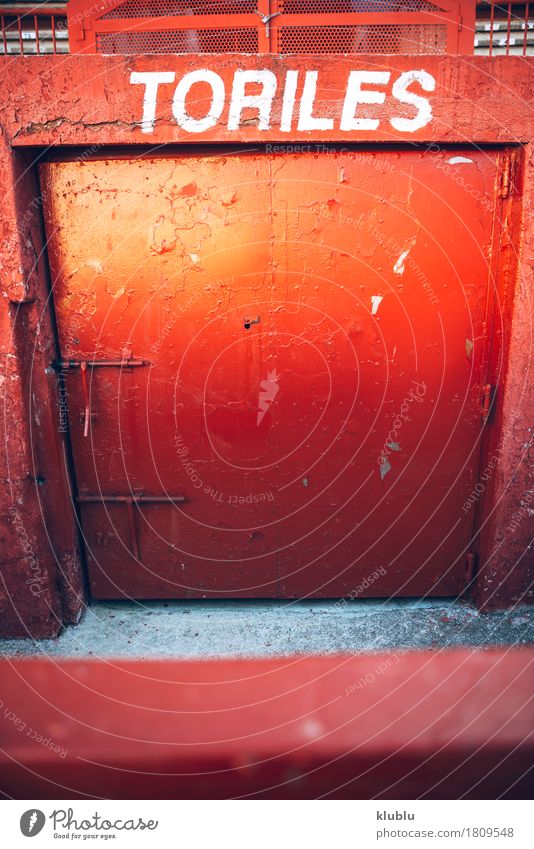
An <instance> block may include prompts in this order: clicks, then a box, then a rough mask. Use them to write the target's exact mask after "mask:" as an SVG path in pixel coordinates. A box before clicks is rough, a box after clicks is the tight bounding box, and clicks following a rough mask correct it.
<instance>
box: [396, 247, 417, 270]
mask: <svg viewBox="0 0 534 849" xmlns="http://www.w3.org/2000/svg"><path fill="white" fill-rule="evenodd" d="M414 245H415V239H413V240H412V241H411V242H410V244H409V245H408V247H407V248H406V250H404V251H403V252H402V253H401V255H400V257H399V258H398V260H397V262H396V263H395V265H394V266H393V271H394V273H395V274H404V263H405V261H406V258H407V256H408V254H409V253H410V251H411V249H412V248H413V246H414Z"/></svg>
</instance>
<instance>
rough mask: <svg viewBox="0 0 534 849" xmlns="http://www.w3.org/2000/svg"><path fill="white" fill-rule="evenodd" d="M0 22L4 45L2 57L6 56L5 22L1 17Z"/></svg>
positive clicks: (1, 16) (0, 16)
mask: <svg viewBox="0 0 534 849" xmlns="http://www.w3.org/2000/svg"><path fill="white" fill-rule="evenodd" d="M0 21H1V23H2V40H3V43H4V56H7V40H6V22H5V20H4V16H3V15H0Z"/></svg>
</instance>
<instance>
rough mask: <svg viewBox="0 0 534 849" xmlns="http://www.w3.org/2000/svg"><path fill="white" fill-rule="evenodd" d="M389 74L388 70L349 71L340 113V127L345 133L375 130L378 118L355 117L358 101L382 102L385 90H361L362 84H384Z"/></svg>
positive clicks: (378, 122) (387, 80) (384, 97)
mask: <svg viewBox="0 0 534 849" xmlns="http://www.w3.org/2000/svg"><path fill="white" fill-rule="evenodd" d="M390 76H391V74H390V72H389V71H351V72H350V74H349V81H348V83H347V93H346V95H345V102H344V103H343V112H342V113H341V126H340V129H341V130H343V132H345V133H350V132H351V131H352V130H376V129H378V126H379V124H380V120H379V119H378V118H356V109H357V106H358V103H383V102H384V100H385V99H386V93H385V91H372V90H367V91H362V84H363V83H365V84H366V85H386V84H387V83H388V82H389V78H390Z"/></svg>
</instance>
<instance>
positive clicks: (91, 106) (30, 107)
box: [0, 55, 534, 636]
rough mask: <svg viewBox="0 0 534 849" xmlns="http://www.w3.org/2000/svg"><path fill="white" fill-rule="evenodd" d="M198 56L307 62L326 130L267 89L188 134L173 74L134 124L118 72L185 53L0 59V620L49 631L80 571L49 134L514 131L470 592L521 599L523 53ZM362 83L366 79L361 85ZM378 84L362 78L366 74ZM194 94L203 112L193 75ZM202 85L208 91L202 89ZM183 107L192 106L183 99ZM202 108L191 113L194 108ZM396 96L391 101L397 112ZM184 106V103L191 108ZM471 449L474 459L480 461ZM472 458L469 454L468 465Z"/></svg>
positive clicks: (454, 134)
mask: <svg viewBox="0 0 534 849" xmlns="http://www.w3.org/2000/svg"><path fill="white" fill-rule="evenodd" d="M201 66H203V67H208V68H210V69H212V70H213V71H214V72H215V73H217V74H218V75H219V76H220V78H221V79H222V81H223V84H224V86H225V89H226V91H227V92H229V91H230V89H231V86H232V81H233V78H234V73H235V71H236V69H243V68H247V69H251V70H252V69H258V68H261V69H270V70H271V71H272V72H273V73H274V74H275V75H276V76H277V78H278V79H279V81H280V85H282V81H284V80H285V74H286V71H288V70H300V71H301V75H303V72H304V71H305V70H309V69H312V68H313V69H315V70H317V72H318V77H317V93H316V98H315V104H314V108H315V115H316V116H321V117H324V118H327V119H329V118H331V119H332V126H331V127H329V128H327V129H313V130H298V129H297V128H296V121H294V122H293V125H292V128H291V130H290V132H289V133H287V132H285V133H284V132H283V131H282V130H280V118H281V111H282V100H281V96H280V94H278V95H277V96H275V98H274V100H273V104H272V110H271V119H272V121H271V127H270V129H267V130H265V129H264V130H262V129H259V128H258V121H257V111H255V112H252V113H251V115H252V117H250V116H249V115H248V113H246V112H245V116H244V117H243V116H241V119H242V120H241V121H240V123H239V125H238V127H237V129H236V130H229V129H228V126H227V121H228V103H227V102H226V103H225V104H224V106H223V109H222V111H221V114H220V117H219V118H218V119H217V120H216V122H215V124H214V126H213V127H211V128H210V129H209V130H207V131H205V132H203V133H199V134H191V133H188V132H187V131H186V130H184V129H182V128H180V127H179V126H178V125H177V123H176V120H175V119H174V118H173V114H172V96H173V93H174V89H175V85H174V84H171V83H165V84H162V85H161V86H160V90H159V92H158V95H159V96H158V99H157V105H156V115H155V118H156V120H155V122H154V128H153V131H152V132H151V133H147V132H143V131H142V128H141V126H140V122H141V117H142V114H143V91H144V86H143V85H139V84H135V85H132V84H131V83H130V74H131V72H132V71H136V72H145V71H157V72H166V73H168V74H175V82H176V81H178V80H180V79H181V78H182V77H183V75H184V74H185V73H187V72H189V71H193V70H196V69H198V67H200V65H199V59H198V58H197V57H191V56H150V57H127V56H115V57H101V56H69V57H59V56H57V57H16V58H2V59H0V102H1V103H2V106H3V109H2V113H1V115H0V191H1V194H2V201H3V204H2V209H3V214H2V221H1V225H0V227H1V230H0V248H1V262H2V276H1V279H0V286H1V292H2V303H1V308H0V344H1V364H0V377H1V378H2V380H1V381H0V383H1V386H0V393H1V395H0V401H1V409H2V416H1V417H0V438H1V444H2V452H1V456H0V545H1V567H0V574H1V581H0V601H1V605H0V606H1V611H2V618H1V624H0V631H1V633H2V634H3V635H17V636H24V635H26V634H32V635H34V636H38V635H42V636H52V635H54V634H56V633H57V632H58V630H59V629H60V627H61V624H62V623H65V622H73V621H76V619H77V617H78V616H79V615H80V612H81V610H82V609H83V603H84V581H83V576H82V568H81V563H80V557H79V553H78V550H77V541H76V539H77V538H76V519H75V514H74V512H73V511H72V509H71V508H70V502H69V496H68V473H67V469H66V461H65V457H66V455H67V454H68V445H67V444H66V443H65V442H64V441H63V435H62V434H61V433H59V429H58V424H57V422H58V415H57V410H58V403H59V399H58V396H57V386H56V379H55V376H54V375H53V374H52V373H51V372H50V370H49V369H48V366H49V364H50V362H51V360H52V359H53V358H54V355H55V347H54V346H55V342H54V334H53V329H52V326H51V318H50V314H49V311H48V309H47V298H48V281H47V277H46V267H45V262H44V256H43V253H42V247H43V241H42V230H41V209H40V200H39V193H38V190H37V189H36V187H35V184H34V180H35V170H34V168H33V165H32V163H33V162H34V161H35V158H36V156H37V155H38V154H39V152H40V151H42V150H46V149H48V148H49V147H54V148H55V147H57V148H61V147H62V146H65V145H69V146H77V147H80V148H81V149H82V150H85V151H89V152H90V153H94V152H96V150H98V149H99V147H101V146H104V145H106V146H109V145H122V146H124V145H133V146H135V145H137V146H139V145H147V144H150V145H152V144H161V143H176V144H180V143H184V142H187V143H189V144H191V143H194V144H204V143H214V142H217V143H229V144H232V143H242V142H246V143H251V142H259V141H261V142H266V141H272V142H278V143H286V144H287V143H289V142H295V141H298V140H300V141H306V142H313V143H323V142H327V141H335V142H344V141H346V142H350V143H351V144H353V143H357V142H367V143H370V142H372V143H376V144H385V143H387V144H390V143H399V142H402V143H412V142H415V143H418V144H424V145H426V144H431V143H432V144H437V145H439V144H452V143H462V144H465V143H466V142H467V143H473V144H476V145H484V144H499V145H520V147H519V148H518V150H517V151H516V153H515V154H514V160H515V169H514V175H513V182H512V187H511V192H510V195H509V197H508V198H507V200H506V203H505V212H504V214H505V221H506V228H505V235H504V237H503V240H502V244H501V247H500V251H499V254H500V255H499V258H498V259H499V262H498V265H499V269H500V272H499V273H500V274H503V275H504V280H503V285H504V289H505V292H506V296H505V298H504V300H503V302H502V304H499V305H498V307H499V308H500V312H501V318H502V321H501V332H502V334H503V337H504V341H505V346H506V347H507V348H508V350H509V354H508V356H507V357H506V360H505V361H503V362H502V363H500V364H498V375H499V379H498V394H497V409H496V411H495V414H494V418H493V424H492V426H491V432H490V431H489V430H488V435H489V438H488V440H487V446H486V448H485V451H486V456H487V463H488V464H489V463H491V462H492V461H491V458H492V457H493V456H494V453H495V449H496V447H497V446H496V442H497V441H498V437H499V435H500V434H502V443H501V444H500V446H499V462H498V464H497V465H496V468H495V471H492V474H491V475H490V476H489V478H488V480H487V481H486V482H485V486H484V490H483V492H482V493H481V497H480V499H479V501H478V504H477V510H479V511H480V514H479V521H480V523H481V528H482V530H481V534H480V539H479V541H478V543H479V567H478V576H477V578H476V583H475V584H474V586H473V592H474V595H475V597H476V599H477V602H478V603H479V605H480V606H491V607H497V606H505V605H507V604H510V603H512V602H515V601H518V600H524V601H531V600H532V590H531V581H532V572H533V561H534V558H533V554H532V549H531V548H529V542H530V538H531V536H532V515H533V514H532V512H531V511H532V510H533V509H534V500H533V495H532V492H531V491H532V490H533V489H534V485H533V483H532V468H533V462H534V460H533V458H534V444H533V441H532V437H533V431H532V427H533V423H534V390H533V385H534V382H533V380H532V365H531V363H532V305H531V291H532V258H533V238H532V225H531V216H529V214H528V213H529V210H530V209H531V208H532V201H533V199H534V197H533V185H534V183H533V178H532V155H531V145H530V142H531V139H532V102H531V101H532V92H533V90H534V85H533V81H534V80H533V78H534V70H533V69H534V62H533V60H532V59H521V58H511V57H500V58H495V59H488V58H481V57H476V58H475V57H461V56H460V57H454V58H449V57H435V56H428V57H421V56H417V57H407V56H402V57H401V56H399V57H378V56H369V57H365V56H357V57H335V59H333V58H332V57H330V56H320V57H317V56H313V57H306V56H298V57H296V56H295V57H291V56H289V57H281V56H261V57H250V56H232V55H224V56H210V57H204V58H203V59H202V63H201ZM414 69H424V70H425V71H426V72H427V74H429V75H430V76H431V77H432V79H433V80H434V81H435V86H434V89H433V91H429V92H428V93H425V92H421V91H420V90H419V93H420V94H425V97H428V99H429V101H430V103H431V107H432V120H430V121H428V122H427V123H426V124H425V125H424V126H422V127H421V128H420V129H417V130H415V131H413V132H406V131H405V130H402V129H399V128H398V125H396V124H395V122H393V123H392V122H391V121H392V119H393V118H395V117H398V116H399V114H401V115H402V114H403V115H404V116H405V117H407V118H411V117H413V114H414V106H413V104H412V106H410V105H406V104H404V105H403V104H401V105H400V107H401V111H400V112H399V108H400V107H399V101H398V99H395V97H393V95H392V85H393V83H394V82H395V80H397V79H398V77H399V76H400V75H401V74H402V73H403V72H406V71H410V70H414ZM352 70H373V71H382V72H384V73H385V74H386V75H387V74H389V76H388V79H387V81H386V82H384V84H383V87H382V88H381V89H380V91H383V92H384V95H385V98H384V103H383V104H380V105H377V104H374V105H368V106H364V107H363V108H364V113H362V114H365V115H367V116H372V117H373V118H376V117H377V116H378V118H379V125H378V127H375V128H374V129H369V128H368V129H363V130H362V129H354V130H352V131H343V130H341V129H340V116H341V111H342V105H343V100H344V97H345V90H346V85H347V81H348V78H349V73H350V71H352ZM372 87H373V86H371V88H372ZM375 88H376V85H375ZM199 92H200V93H199V95H198V102H197V103H196V105H195V106H194V108H195V109H196V110H199V113H198V114H200V115H202V114H205V111H206V103H208V106H209V102H208V101H206V96H207V94H206V90H205V89H204V90H203V91H200V90H199ZM208 94H209V92H208ZM192 108H193V107H192ZM202 109H204V112H202ZM402 110H404V112H403V111H402ZM195 114H196V113H195ZM483 463H484V460H483ZM483 472H484V469H482V468H481V473H483Z"/></svg>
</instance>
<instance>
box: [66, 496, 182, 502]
mask: <svg viewBox="0 0 534 849" xmlns="http://www.w3.org/2000/svg"><path fill="white" fill-rule="evenodd" d="M76 501H77V503H78V504H101V503H105V502H108V501H109V502H110V503H112V504H114V503H117V504H127V503H128V502H129V501H132V502H133V503H135V504H185V503H186V501H187V498H186V497H185V495H135V494H134V495H78V496H77V497H76Z"/></svg>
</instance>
